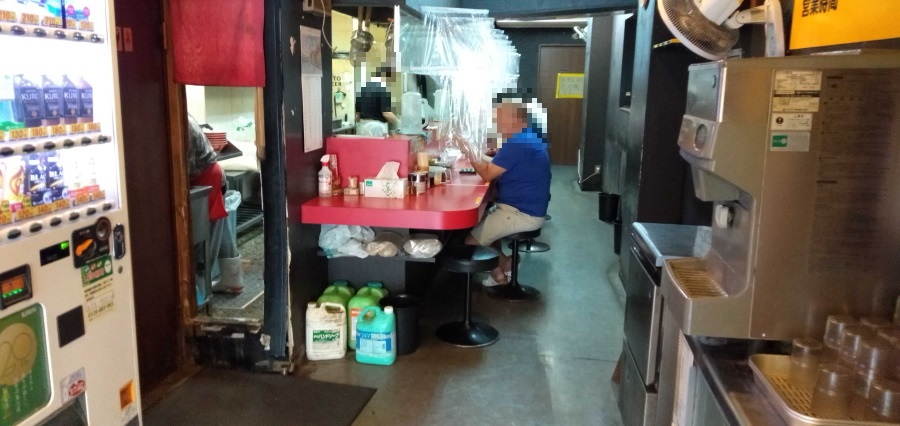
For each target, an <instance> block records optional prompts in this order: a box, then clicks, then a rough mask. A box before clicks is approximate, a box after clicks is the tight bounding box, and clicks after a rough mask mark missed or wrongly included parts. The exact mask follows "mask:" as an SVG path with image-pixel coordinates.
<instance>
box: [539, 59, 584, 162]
mask: <svg viewBox="0 0 900 426" xmlns="http://www.w3.org/2000/svg"><path fill="white" fill-rule="evenodd" d="M584 56H585V52H584V46H556V45H541V46H540V49H539V52H538V101H540V102H541V104H542V105H543V106H544V108H546V109H547V133H548V136H549V139H550V161H551V163H552V164H554V165H562V166H575V165H577V164H578V146H579V142H580V140H579V139H580V137H581V128H582V114H581V109H582V98H581V97H558V96H557V79H558V77H559V75H560V74H582V75H583V74H584Z"/></svg>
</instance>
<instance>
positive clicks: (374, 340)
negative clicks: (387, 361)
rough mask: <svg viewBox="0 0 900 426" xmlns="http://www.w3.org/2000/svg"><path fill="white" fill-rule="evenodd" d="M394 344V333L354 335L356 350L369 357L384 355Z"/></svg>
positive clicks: (361, 333) (360, 333)
mask: <svg viewBox="0 0 900 426" xmlns="http://www.w3.org/2000/svg"><path fill="white" fill-rule="evenodd" d="M393 344H394V333H368V332H365V331H360V332H359V333H358V334H357V335H356V350H357V351H358V352H362V353H366V354H369V355H386V354H388V353H389V352H390V351H391V347H392V346H393Z"/></svg>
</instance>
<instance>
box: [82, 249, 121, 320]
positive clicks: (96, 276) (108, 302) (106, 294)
mask: <svg viewBox="0 0 900 426" xmlns="http://www.w3.org/2000/svg"><path fill="white" fill-rule="evenodd" d="M113 283H114V282H113V266H112V259H111V258H110V257H109V256H103V257H100V258H97V259H96V260H92V261H90V262H88V263H87V264H86V265H84V266H82V267H81V288H82V290H83V291H84V301H85V305H84V313H85V316H86V317H87V320H88V322H91V321H93V320H95V319H97V318H99V317H100V316H102V315H104V314H106V313H108V312H111V311H112V310H113V306H114V305H115V297H114V296H115V294H114V292H113Z"/></svg>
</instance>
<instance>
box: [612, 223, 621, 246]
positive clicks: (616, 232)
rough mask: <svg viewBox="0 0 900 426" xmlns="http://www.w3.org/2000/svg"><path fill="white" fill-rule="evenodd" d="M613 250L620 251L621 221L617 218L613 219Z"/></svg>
mask: <svg viewBox="0 0 900 426" xmlns="http://www.w3.org/2000/svg"><path fill="white" fill-rule="evenodd" d="M613 252H615V253H616V254H619V253H621V252H622V221H621V220H619V219H616V220H615V221H613Z"/></svg>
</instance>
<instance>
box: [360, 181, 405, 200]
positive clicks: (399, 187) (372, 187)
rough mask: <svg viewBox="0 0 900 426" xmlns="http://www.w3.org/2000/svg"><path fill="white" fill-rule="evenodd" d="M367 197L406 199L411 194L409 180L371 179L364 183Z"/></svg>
mask: <svg viewBox="0 0 900 426" xmlns="http://www.w3.org/2000/svg"><path fill="white" fill-rule="evenodd" d="M364 185H365V187H364V189H363V190H364V191H365V196H366V197H375V198H404V197H406V194H407V193H408V192H409V187H408V185H409V180H407V179H399V178H397V179H390V178H388V179H384V178H369V179H366V182H365V183H364Z"/></svg>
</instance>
